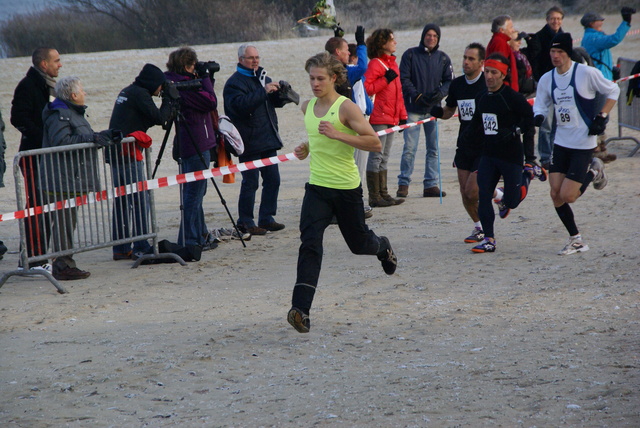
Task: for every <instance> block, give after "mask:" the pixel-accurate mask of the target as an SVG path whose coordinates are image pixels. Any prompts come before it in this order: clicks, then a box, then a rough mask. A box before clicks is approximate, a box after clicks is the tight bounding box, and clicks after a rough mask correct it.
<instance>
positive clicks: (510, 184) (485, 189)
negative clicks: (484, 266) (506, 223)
mask: <svg viewBox="0 0 640 428" xmlns="http://www.w3.org/2000/svg"><path fill="white" fill-rule="evenodd" d="M500 176H502V177H503V179H504V196H503V197H502V202H503V203H504V204H505V205H506V206H507V207H508V208H512V209H513V208H516V207H517V206H518V205H520V202H522V200H523V199H524V198H525V197H526V196H527V191H528V189H529V182H530V181H531V179H530V176H529V173H527V172H524V171H523V169H522V165H521V164H516V163H513V162H508V161H505V160H502V159H498V158H494V157H489V156H482V157H481V158H480V164H479V165H478V189H479V203H478V216H479V217H480V222H481V223H482V230H483V231H484V235H485V236H486V237H488V238H493V237H494V234H493V222H494V220H495V217H496V216H495V212H494V210H493V204H492V200H493V191H494V190H495V188H496V186H497V185H498V181H500Z"/></svg>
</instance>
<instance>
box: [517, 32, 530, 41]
mask: <svg viewBox="0 0 640 428" xmlns="http://www.w3.org/2000/svg"><path fill="white" fill-rule="evenodd" d="M518 38H519V39H520V40H523V39H524V40H527V39H528V38H529V33H527V32H526V31H520V32H519V33H518Z"/></svg>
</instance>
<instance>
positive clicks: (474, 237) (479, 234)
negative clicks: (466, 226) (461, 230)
mask: <svg viewBox="0 0 640 428" xmlns="http://www.w3.org/2000/svg"><path fill="white" fill-rule="evenodd" d="M483 239H484V232H483V230H482V229H480V228H479V227H474V228H473V232H471V235H469V236H467V237H466V238H464V242H466V243H467V244H475V243H476V242H481V241H482V240H483Z"/></svg>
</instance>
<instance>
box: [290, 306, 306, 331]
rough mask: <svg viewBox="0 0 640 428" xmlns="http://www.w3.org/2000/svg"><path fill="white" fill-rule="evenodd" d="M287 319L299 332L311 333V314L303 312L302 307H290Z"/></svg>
mask: <svg viewBox="0 0 640 428" xmlns="http://www.w3.org/2000/svg"><path fill="white" fill-rule="evenodd" d="M287 321H288V322H289V324H291V325H292V326H293V328H295V329H296V330H297V331H298V332H299V333H309V329H310V328H311V320H310V319H309V315H307V314H305V313H304V312H302V311H301V310H300V309H298V308H296V307H293V308H291V309H289V313H288V314H287Z"/></svg>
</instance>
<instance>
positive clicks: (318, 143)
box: [304, 96, 360, 190]
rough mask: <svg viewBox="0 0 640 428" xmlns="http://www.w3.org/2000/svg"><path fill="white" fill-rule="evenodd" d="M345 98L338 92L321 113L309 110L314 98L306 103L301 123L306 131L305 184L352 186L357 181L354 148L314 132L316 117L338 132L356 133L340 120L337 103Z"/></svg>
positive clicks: (345, 188) (358, 175) (339, 187)
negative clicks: (306, 160) (319, 114)
mask: <svg viewBox="0 0 640 428" xmlns="http://www.w3.org/2000/svg"><path fill="white" fill-rule="evenodd" d="M346 99H347V98H346V97H343V96H340V97H339V98H338V99H337V100H336V102H335V103H333V105H332V106H331V108H330V109H329V111H327V114H325V115H324V116H323V117H316V115H315V114H314V112H313V108H314V106H315V105H316V101H317V98H313V99H311V100H310V101H309V104H308V105H307V111H306V113H305V115H304V125H305V127H306V128H307V133H308V134H309V156H310V158H311V159H310V161H309V170H310V175H309V184H313V185H316V186H322V187H328V188H331V189H340V190H350V189H355V188H356V187H358V186H359V185H360V173H358V167H357V166H356V163H355V161H354V160H353V151H354V148H353V147H351V146H350V145H348V144H345V143H343V142H341V141H338V140H333V139H331V138H328V137H326V136H324V135H322V134H320V133H319V132H318V126H320V121H327V122H331V124H332V125H333V126H334V128H336V129H337V130H338V131H340V132H344V133H345V134H350V135H357V133H356V132H355V131H354V130H353V129H351V128H347V127H346V126H345V125H344V124H343V123H342V122H340V106H341V105H342V103H343V102H344V101H345V100H346Z"/></svg>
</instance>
